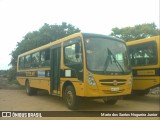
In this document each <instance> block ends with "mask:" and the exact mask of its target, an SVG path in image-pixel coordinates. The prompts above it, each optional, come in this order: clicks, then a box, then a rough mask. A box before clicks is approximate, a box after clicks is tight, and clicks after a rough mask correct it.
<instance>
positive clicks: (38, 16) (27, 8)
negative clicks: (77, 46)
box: [0, 0, 160, 69]
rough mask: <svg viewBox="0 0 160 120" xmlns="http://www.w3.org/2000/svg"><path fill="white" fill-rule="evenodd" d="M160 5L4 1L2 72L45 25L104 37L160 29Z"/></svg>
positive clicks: (145, 1) (119, 0)
mask: <svg viewBox="0 0 160 120" xmlns="http://www.w3.org/2000/svg"><path fill="white" fill-rule="evenodd" d="M159 5H160V3H159V0H0V18H1V19H0V33H1V34H0V38H1V44H0V69H8V68H9V66H8V64H9V62H10V59H11V56H10V55H9V54H10V53H11V51H12V50H14V49H15V48H16V44H17V42H20V41H21V40H22V38H23V36H25V34H26V33H28V32H32V31H34V30H38V29H39V28H40V27H42V26H43V24H44V23H48V24H61V23H62V22H67V23H70V24H72V25H74V26H75V27H78V28H80V30H81V31H82V32H91V33H100V34H110V33H111V29H112V28H114V27H118V28H122V27H127V26H134V25H137V24H143V23H152V22H154V23H155V24H156V25H157V26H158V27H159V26H160V25H159V21H160V18H159V17H160V16H159V14H160V13H159V11H160V10H159V8H160V6H159Z"/></svg>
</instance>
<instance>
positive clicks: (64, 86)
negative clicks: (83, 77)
mask: <svg viewBox="0 0 160 120" xmlns="http://www.w3.org/2000/svg"><path fill="white" fill-rule="evenodd" d="M69 85H71V86H73V88H74V90H75V92H76V89H75V86H74V85H73V83H72V82H71V81H69V80H67V81H65V82H64V84H63V86H62V97H63V93H64V90H65V88H66V87H67V86H69Z"/></svg>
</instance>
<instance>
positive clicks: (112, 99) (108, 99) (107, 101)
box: [103, 97, 118, 105]
mask: <svg viewBox="0 0 160 120" xmlns="http://www.w3.org/2000/svg"><path fill="white" fill-rule="evenodd" d="M103 101H104V103H105V104H107V105H114V104H116V103H117V101H118V98H117V97H105V98H103Z"/></svg>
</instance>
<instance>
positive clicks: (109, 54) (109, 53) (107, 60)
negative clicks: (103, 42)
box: [103, 49, 112, 74]
mask: <svg viewBox="0 0 160 120" xmlns="http://www.w3.org/2000/svg"><path fill="white" fill-rule="evenodd" d="M107 51H108V56H107V58H106V61H105V63H104V70H103V71H104V73H105V74H106V71H107V68H108V66H109V62H111V63H112V59H111V55H112V53H111V51H110V50H109V49H107Z"/></svg>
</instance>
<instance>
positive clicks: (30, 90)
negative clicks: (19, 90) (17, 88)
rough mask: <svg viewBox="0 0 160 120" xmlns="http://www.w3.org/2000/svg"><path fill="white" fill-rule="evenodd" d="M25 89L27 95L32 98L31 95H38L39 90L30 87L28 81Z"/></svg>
mask: <svg viewBox="0 0 160 120" xmlns="http://www.w3.org/2000/svg"><path fill="white" fill-rule="evenodd" d="M25 88H26V93H27V95H29V96H31V95H36V94H37V89H36V88H32V87H30V83H29V81H28V80H27V81H26V83H25Z"/></svg>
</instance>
